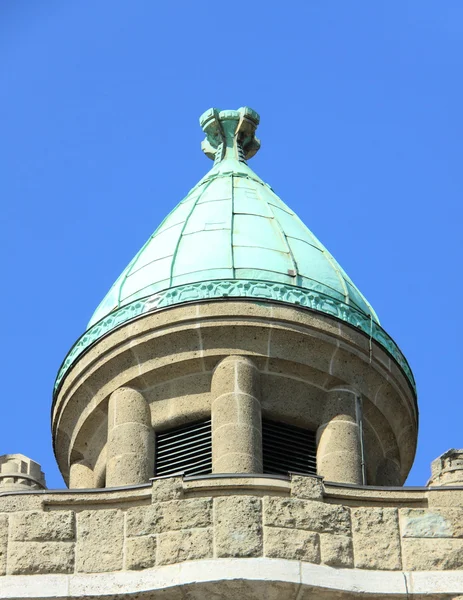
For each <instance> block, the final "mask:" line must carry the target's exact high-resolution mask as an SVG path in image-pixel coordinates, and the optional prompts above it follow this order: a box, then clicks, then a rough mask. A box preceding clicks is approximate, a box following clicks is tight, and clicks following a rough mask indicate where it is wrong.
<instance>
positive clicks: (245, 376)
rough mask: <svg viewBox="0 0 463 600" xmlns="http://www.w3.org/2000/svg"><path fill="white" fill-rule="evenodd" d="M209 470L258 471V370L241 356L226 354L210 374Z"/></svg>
mask: <svg viewBox="0 0 463 600" xmlns="http://www.w3.org/2000/svg"><path fill="white" fill-rule="evenodd" d="M211 391H212V398H213V400H212V407H211V416H212V472H213V473H262V414H261V405H260V373H259V371H258V370H257V368H256V366H255V365H254V363H253V362H252V361H251V360H250V359H248V358H246V357H244V356H228V357H227V358H225V359H224V360H222V362H221V363H219V365H218V366H217V368H216V369H215V371H214V375H213V377H212V387H211Z"/></svg>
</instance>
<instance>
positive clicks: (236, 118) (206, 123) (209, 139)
mask: <svg viewBox="0 0 463 600" xmlns="http://www.w3.org/2000/svg"><path fill="white" fill-rule="evenodd" d="M259 121H260V117H259V115H258V114H257V113H256V112H255V111H254V110H252V108H249V107H247V106H244V107H242V108H239V109H238V110H219V109H218V108H210V109H209V110H207V111H206V112H205V113H203V114H202V115H201V117H200V118H199V122H200V124H201V127H202V129H203V131H204V132H205V134H206V139H205V140H204V141H203V142H202V144H201V148H202V150H203V152H204V154H205V155H206V156H208V157H209V158H211V159H212V160H214V161H215V163H219V162H220V161H222V160H224V159H225V158H235V159H236V160H239V161H240V162H246V160H247V159H248V158H251V157H253V156H254V154H255V153H256V152H257V151H258V150H259V148H260V141H259V140H258V139H257V138H256V137H255V136H254V134H255V131H256V129H257V126H258V125H259Z"/></svg>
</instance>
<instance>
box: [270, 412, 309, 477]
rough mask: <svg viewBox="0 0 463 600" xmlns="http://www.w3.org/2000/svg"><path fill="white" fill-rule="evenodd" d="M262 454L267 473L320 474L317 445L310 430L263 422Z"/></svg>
mask: <svg viewBox="0 0 463 600" xmlns="http://www.w3.org/2000/svg"><path fill="white" fill-rule="evenodd" d="M262 454H263V459H264V473H271V474H274V475H287V474H288V472H290V471H291V472H293V473H305V474H307V475H316V474H317V443H316V439H315V433H314V432H313V431H309V430H308V429H302V428H301V427H295V426H294V425H288V424H287V423H278V422H276V421H267V420H265V419H263V420H262Z"/></svg>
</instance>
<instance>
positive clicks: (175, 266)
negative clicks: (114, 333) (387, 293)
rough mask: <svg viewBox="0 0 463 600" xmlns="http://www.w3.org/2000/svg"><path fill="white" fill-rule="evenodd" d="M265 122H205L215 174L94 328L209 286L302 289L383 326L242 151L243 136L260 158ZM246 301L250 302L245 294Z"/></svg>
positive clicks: (125, 278)
mask: <svg viewBox="0 0 463 600" xmlns="http://www.w3.org/2000/svg"><path fill="white" fill-rule="evenodd" d="M258 118H259V117H258V115H257V114H256V113H255V112H254V111H251V110H250V109H248V108H242V109H240V110H238V111H222V112H219V111H217V110H214V109H212V110H210V111H208V112H207V113H205V114H204V115H203V116H202V117H201V124H202V126H203V128H204V129H205V131H206V134H207V136H208V137H207V140H206V144H205V147H204V149H205V151H206V152H207V153H208V154H210V155H212V156H213V157H215V164H214V166H213V168H212V169H211V170H210V171H209V173H207V175H206V176H205V177H204V178H203V179H202V180H201V181H200V182H199V183H198V184H197V185H196V186H195V187H194V188H193V189H192V190H191V191H190V193H189V194H188V195H187V196H186V198H185V199H184V200H182V201H181V202H180V204H178V205H177V207H176V208H174V210H173V211H172V212H171V213H170V214H169V215H168V216H167V217H166V219H165V220H164V221H163V222H162V223H161V225H160V226H159V227H158V228H157V229H156V231H155V232H154V233H153V235H152V236H151V237H150V239H149V240H148V241H147V242H146V244H145V245H144V246H143V248H142V249H141V250H140V252H139V253H138V254H137V255H136V256H135V258H134V259H133V260H132V261H131V262H130V264H129V265H128V267H127V268H126V269H125V270H124V271H123V272H122V274H121V276H120V277H119V278H118V279H117V281H116V282H115V284H114V285H113V287H112V288H111V290H110V291H109V293H108V294H107V296H106V297H105V298H104V300H103V302H102V303H101V304H100V306H99V307H98V308H97V310H96V311H95V314H94V315H93V317H92V319H91V320H90V323H89V326H92V325H93V324H95V323H96V322H98V321H100V320H101V319H102V318H103V317H105V316H106V315H108V314H109V313H111V312H112V311H114V310H116V309H118V308H120V307H121V306H126V305H128V304H130V303H131V302H134V301H135V300H139V299H140V298H146V297H149V296H153V295H155V294H158V293H159V292H162V291H163V290H169V289H172V288H178V287H179V286H185V285H187V284H196V283H198V282H207V281H220V282H226V281H252V282H271V283H273V284H274V283H278V284H282V285H283V286H294V287H295V288H301V289H302V290H306V291H312V292H320V293H322V294H325V295H326V296H327V297H329V298H333V299H334V300H339V301H342V302H344V303H346V304H347V305H349V306H353V307H355V308H357V309H358V310H360V311H362V312H363V313H364V314H365V315H368V316H370V315H371V316H372V317H373V318H374V319H375V320H377V318H376V315H375V313H374V312H373V310H372V308H371V306H370V305H369V304H368V302H367V301H366V300H365V298H364V297H363V296H362V294H361V293H360V292H359V291H358V289H357V288H356V287H355V285H354V284H353V283H352V281H351V279H350V278H349V277H348V276H347V275H346V273H345V272H344V271H343V270H342V268H341V267H340V266H339V264H338V263H337V262H336V261H335V259H334V258H333V257H332V256H331V254H330V253H329V252H328V251H327V250H326V248H324V247H323V246H322V244H321V243H320V242H319V241H318V240H317V238H316V237H315V236H314V235H313V233H311V232H310V231H309V230H308V229H307V227H306V226H305V225H304V224H303V223H302V221H301V220H300V219H299V217H298V216H297V215H295V214H294V212H293V211H292V210H291V209H290V208H289V207H288V206H287V205H286V204H285V203H284V202H283V201H282V200H281V199H280V198H279V197H278V196H277V195H276V194H275V193H274V192H273V190H272V189H271V188H270V187H269V186H268V185H267V184H265V183H264V182H263V181H262V180H261V179H260V178H259V177H258V176H257V175H256V174H255V173H254V172H253V171H252V170H251V169H250V168H249V167H248V166H247V164H246V163H245V157H244V153H245V152H246V149H247V148H246V144H244V148H243V143H241V144H240V133H241V136H247V138H248V143H247V146H252V151H254V152H255V151H256V150H257V148H258V142H257V140H256V139H255V138H254V129H255V127H256V126H257V123H258ZM243 130H245V131H244V132H243ZM221 146H222V147H221ZM248 154H249V150H248ZM179 291H180V290H179ZM294 291H295V292H296V290H294ZM240 295H244V296H246V295H248V294H247V292H246V289H245V288H243V293H242V294H240ZM250 295H253V296H254V295H256V296H258V295H259V293H258V292H257V294H254V293H252V294H250ZM182 301H183V299H182V294H181V293H179V294H178V302H182ZM287 301H289V302H290V303H294V301H292V300H287Z"/></svg>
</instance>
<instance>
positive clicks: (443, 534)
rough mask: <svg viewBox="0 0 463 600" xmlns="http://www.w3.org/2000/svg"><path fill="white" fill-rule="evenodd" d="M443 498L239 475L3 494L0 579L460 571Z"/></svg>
mask: <svg viewBox="0 0 463 600" xmlns="http://www.w3.org/2000/svg"><path fill="white" fill-rule="evenodd" d="M452 493H453V492H452V490H451V489H448V490H447V491H446V494H447V495H446V496H443V495H442V490H439V489H428V490H427V489H426V488H423V490H421V491H418V492H417V491H413V492H407V490H406V489H404V490H401V491H397V490H394V491H393V490H390V491H388V490H382V491H381V492H378V491H375V490H374V489H372V488H371V489H368V488H355V487H350V488H345V487H344V488H342V487H338V488H337V487H336V485H335V484H326V485H323V483H322V480H321V479H320V478H317V477H309V476H307V477H303V476H294V478H293V480H292V482H291V481H289V480H288V481H285V480H281V479H278V478H273V479H272V478H271V477H268V478H267V477H266V478H264V479H262V478H260V479H259V478H255V477H252V476H249V477H246V476H242V477H241V476H240V477H233V478H224V477H221V478H214V477H211V478H210V479H201V480H196V481H195V480H190V481H184V480H183V479H182V478H181V477H176V478H166V479H159V480H154V481H153V482H152V486H151V487H150V486H149V485H148V486H145V487H141V488H140V487H138V488H126V489H125V490H124V489H119V490H113V491H107V490H101V491H99V492H97V493H88V492H84V491H82V492H76V491H74V492H72V491H70V492H65V493H60V494H57V493H53V492H45V493H41V494H40V497H39V499H37V498H36V501H33V500H34V498H35V496H34V495H32V494H29V493H28V494H26V495H4V496H0V577H4V576H7V577H12V576H22V575H46V574H56V575H58V574H70V575H72V574H76V575H77V574H93V573H118V572H124V571H126V572H131V571H142V570H150V569H156V568H158V567H162V566H165V565H173V564H178V563H184V562H189V561H201V560H212V559H224V560H225V559H230V558H240V559H246V558H248V559H251V558H252V559H254V558H259V557H266V558H269V559H283V560H289V561H301V562H302V563H307V564H312V565H325V566H326V567H332V568H336V569H351V570H352V571H357V570H360V571H375V572H393V571H417V572H418V571H436V572H437V571H439V572H443V571H451V572H461V571H462V570H463V525H462V521H463V518H462V517H463V507H462V506H458V505H457V504H455V505H454V506H449V497H448V495H449V494H450V495H451V494H452ZM455 494H456V500H458V499H459V491H458V490H455ZM439 498H442V501H441V504H442V505H439V503H440V500H439ZM13 500H14V502H13ZM0 582H1V580H0ZM0 588H1V583H0ZM462 590H463V580H462Z"/></svg>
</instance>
